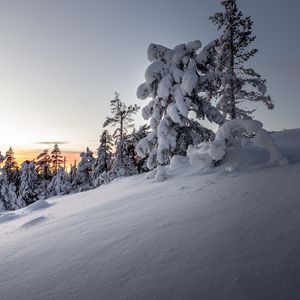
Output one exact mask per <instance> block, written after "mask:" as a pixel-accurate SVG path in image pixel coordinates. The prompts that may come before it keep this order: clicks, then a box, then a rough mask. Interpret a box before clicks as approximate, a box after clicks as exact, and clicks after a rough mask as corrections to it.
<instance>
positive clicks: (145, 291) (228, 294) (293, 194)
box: [0, 130, 300, 300]
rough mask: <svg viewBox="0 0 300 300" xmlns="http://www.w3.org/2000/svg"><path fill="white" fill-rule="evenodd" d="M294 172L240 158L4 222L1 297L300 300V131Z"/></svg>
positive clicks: (290, 141) (6, 217)
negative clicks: (206, 169) (212, 167)
mask: <svg viewBox="0 0 300 300" xmlns="http://www.w3.org/2000/svg"><path fill="white" fill-rule="evenodd" d="M274 137H276V140H277V142H278V145H279V146H280V149H281V150H282V151H283V152H284V154H285V155H286V156H287V157H288V159H289V161H290V164H289V165H287V166H280V167H268V166H267V165H266V162H267V160H268V154H267V152H266V151H265V150H263V149H260V148H256V147H248V148H243V149H234V150H232V151H231V152H230V153H229V155H228V156H227V158H226V161H225V164H224V165H222V166H220V167H218V168H217V169H214V170H213V172H207V173H205V174H203V173H200V172H199V170H198V169H197V166H192V167H188V166H186V165H185V164H182V165H181V166H178V167H177V168H173V169H172V168H171V169H170V170H169V172H168V173H169V178H168V180H167V181H165V182H160V183H153V181H152V180H146V179H145V175H142V176H134V177H130V178H124V179H119V180H116V181H114V182H113V183H111V184H109V185H106V186H102V187H100V188H98V189H96V190H93V191H90V192H85V193H80V194H76V195H71V196H65V197H61V198H53V199H50V200H47V201H39V202H37V203H34V204H33V205H31V206H29V207H27V208H25V209H22V210H19V211H15V212H7V213H5V214H2V215H0V299H5V300H10V299H18V300H20V299H43V300H44V299H130V300H131V299H143V300H145V299H146V300H148V299H162V300H166V299H172V300H173V299H197V300H198V299H205V300H208V299H280V300H284V299H300V217H299V216H300V130H289V131H284V132H280V133H276V134H274Z"/></svg>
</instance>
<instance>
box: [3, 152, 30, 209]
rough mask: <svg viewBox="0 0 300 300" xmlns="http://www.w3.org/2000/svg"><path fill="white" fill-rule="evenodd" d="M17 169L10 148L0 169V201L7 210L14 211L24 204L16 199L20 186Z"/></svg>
mask: <svg viewBox="0 0 300 300" xmlns="http://www.w3.org/2000/svg"><path fill="white" fill-rule="evenodd" d="M19 175H20V173H19V167H18V164H17V162H16V159H15V156H14V152H13V149H12V148H11V147H10V148H9V150H8V151H7V152H6V155H5V161H4V165H3V168H2V175H1V177H2V184H1V191H0V193H1V199H2V201H3V204H4V207H5V209H7V210H15V209H18V208H21V207H24V206H25V205H26V204H25V202H24V201H23V200H22V199H19V198H18V189H19V185H20V176H19Z"/></svg>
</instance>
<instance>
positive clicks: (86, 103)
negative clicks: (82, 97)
mask: <svg viewBox="0 0 300 300" xmlns="http://www.w3.org/2000/svg"><path fill="white" fill-rule="evenodd" d="M78 104H79V105H82V106H89V105H90V104H89V103H88V102H78Z"/></svg>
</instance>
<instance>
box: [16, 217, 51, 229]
mask: <svg viewBox="0 0 300 300" xmlns="http://www.w3.org/2000/svg"><path fill="white" fill-rule="evenodd" d="M46 220H48V218H47V217H45V216H41V217H38V218H35V219H32V220H30V221H28V222H26V223H24V224H23V225H21V226H20V229H28V228H31V227H33V226H35V225H38V224H40V223H43V222H45V221H46Z"/></svg>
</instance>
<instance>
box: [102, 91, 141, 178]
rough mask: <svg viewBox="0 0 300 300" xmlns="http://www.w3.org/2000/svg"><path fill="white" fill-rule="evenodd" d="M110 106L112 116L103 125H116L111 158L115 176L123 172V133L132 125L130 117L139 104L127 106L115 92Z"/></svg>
mask: <svg viewBox="0 0 300 300" xmlns="http://www.w3.org/2000/svg"><path fill="white" fill-rule="evenodd" d="M110 106H111V113H112V117H107V118H106V121H105V122H104V124H103V127H107V126H112V127H116V129H115V131H114V133H113V137H114V138H116V145H117V149H116V153H115V157H114V160H113V166H112V169H113V170H112V171H113V172H114V173H115V174H116V176H123V175H124V174H125V171H124V161H123V160H124V159H123V144H124V134H126V133H127V132H128V129H130V128H132V127H133V125H132V122H133V119H132V117H133V115H135V114H136V113H137V112H138V110H139V106H137V105H136V104H135V105H129V106H127V105H126V104H125V103H123V102H122V101H121V100H120V97H119V94H118V93H117V92H115V98H114V99H113V100H111V101H110Z"/></svg>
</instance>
